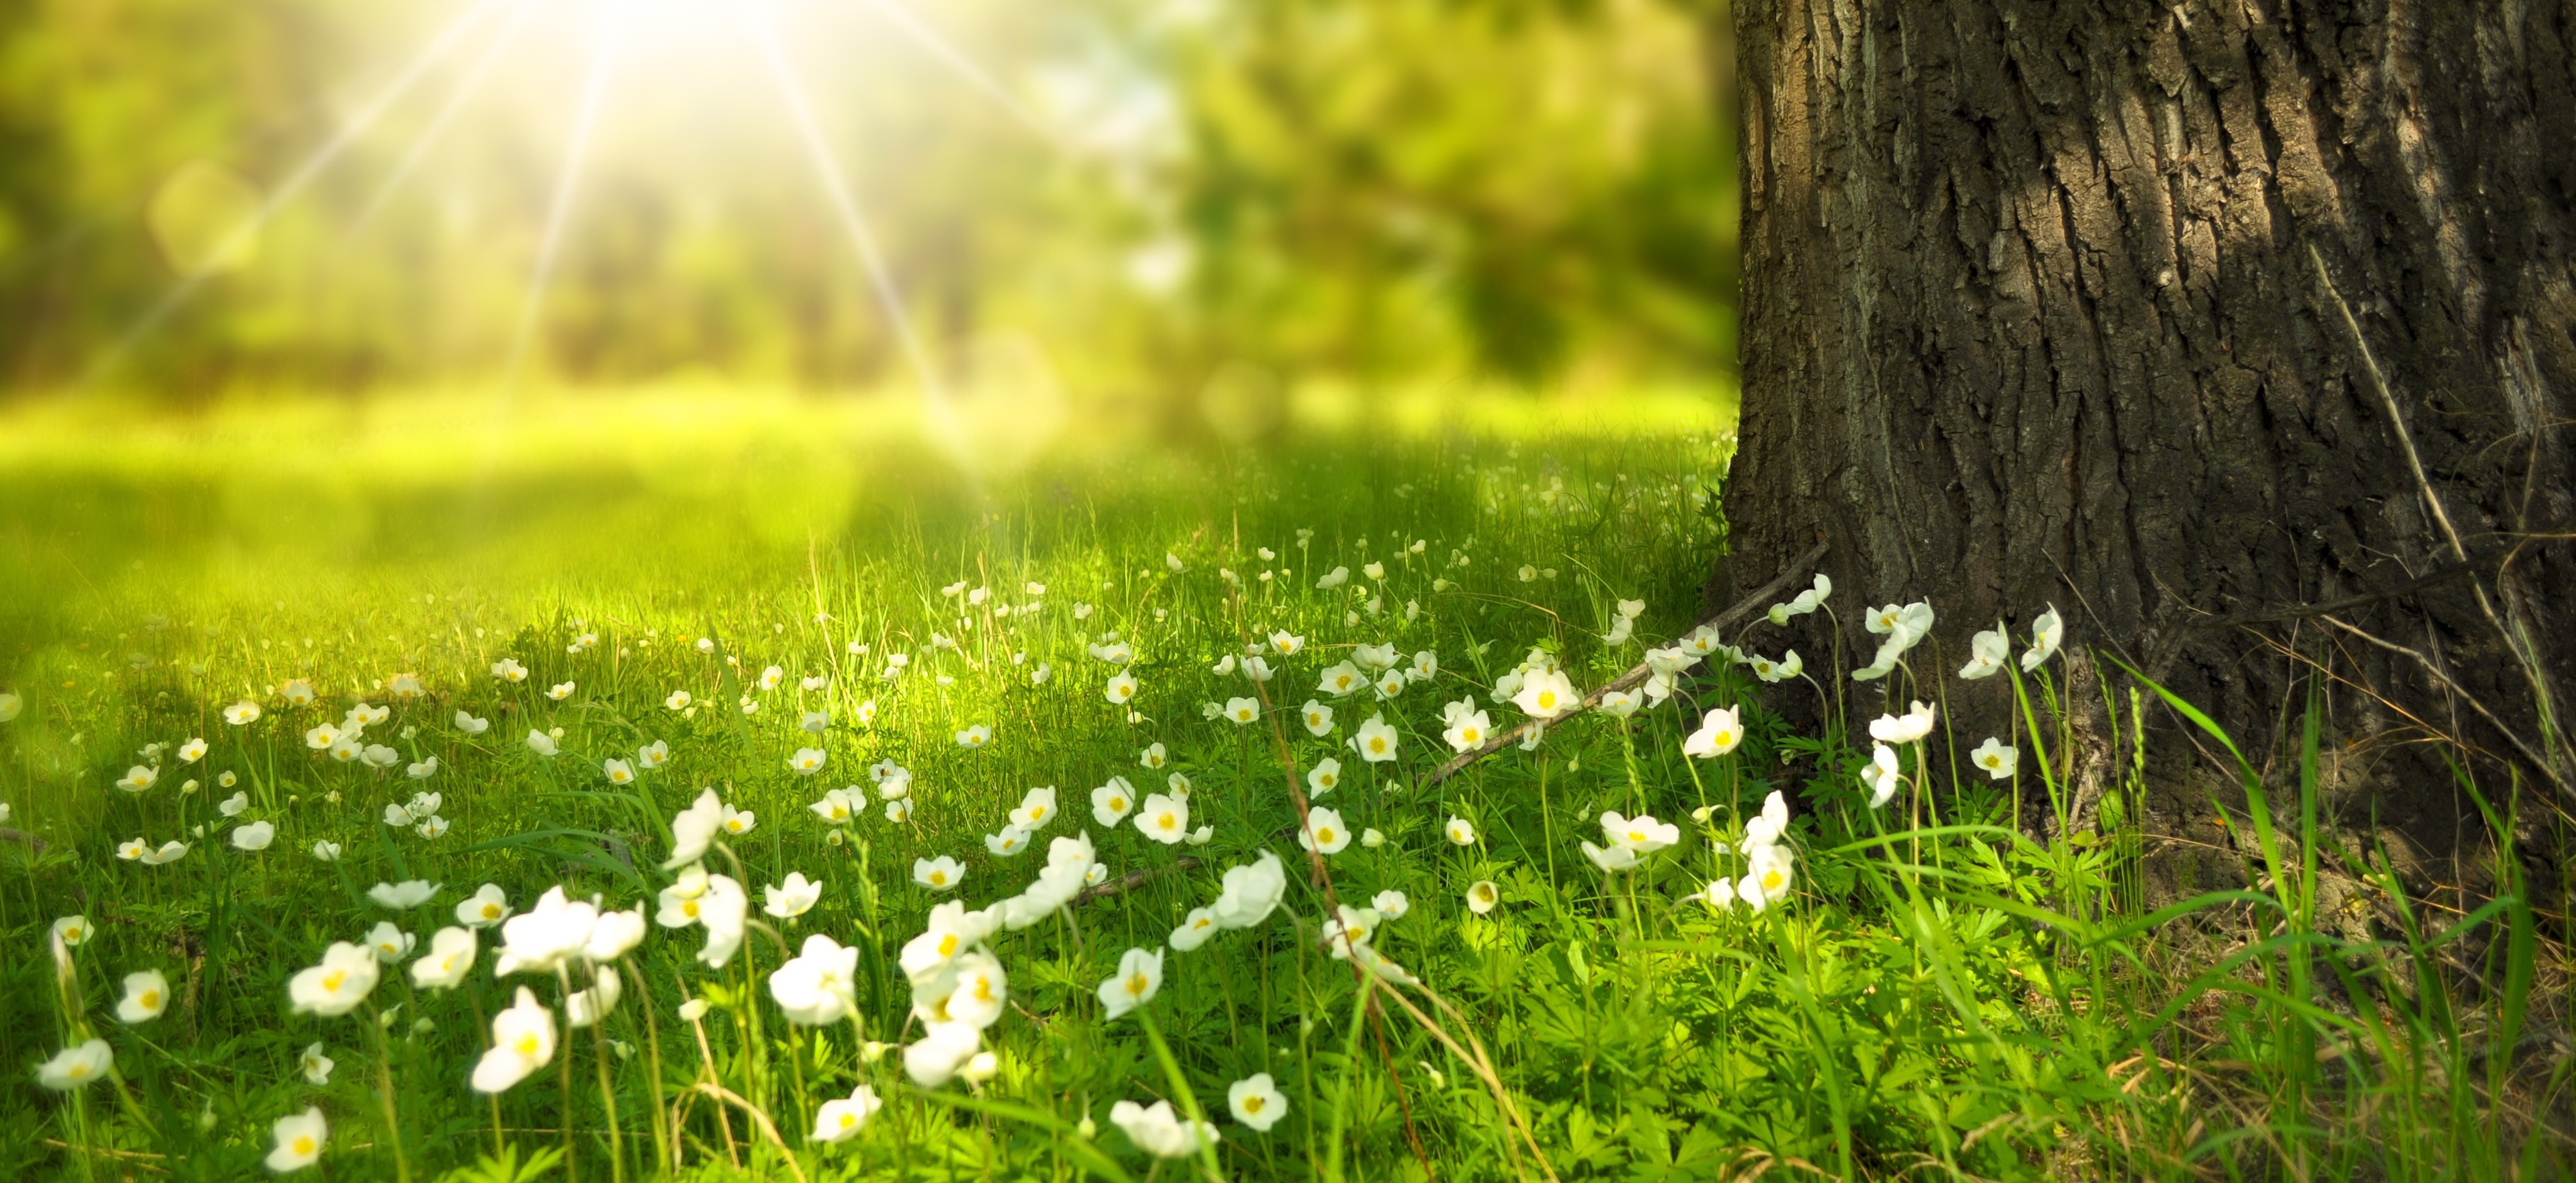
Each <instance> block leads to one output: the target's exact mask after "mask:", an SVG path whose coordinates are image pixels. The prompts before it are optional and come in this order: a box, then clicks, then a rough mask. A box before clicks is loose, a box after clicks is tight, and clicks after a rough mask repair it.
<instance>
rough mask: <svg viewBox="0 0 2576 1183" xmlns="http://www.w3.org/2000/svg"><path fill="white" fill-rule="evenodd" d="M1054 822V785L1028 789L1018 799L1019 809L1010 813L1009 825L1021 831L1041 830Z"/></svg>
mask: <svg viewBox="0 0 2576 1183" xmlns="http://www.w3.org/2000/svg"><path fill="white" fill-rule="evenodd" d="M1054 820H1055V786H1054V785H1046V786H1042V787H1040V788H1034V789H1030V790H1029V791H1028V792H1027V793H1026V794H1025V795H1023V796H1022V797H1021V798H1020V807H1019V808H1017V809H1014V810H1012V811H1011V824H1012V825H1015V826H1018V827H1020V828H1021V829H1023V830H1042V829H1045V828H1046V825H1047V823H1048V822H1052V821H1054Z"/></svg>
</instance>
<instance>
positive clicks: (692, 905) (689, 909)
mask: <svg viewBox="0 0 2576 1183" xmlns="http://www.w3.org/2000/svg"><path fill="white" fill-rule="evenodd" d="M680 914H681V915H683V916H686V917H688V918H689V919H691V920H695V919H697V918H698V901H696V900H688V901H685V902H683V903H681V905H680Z"/></svg>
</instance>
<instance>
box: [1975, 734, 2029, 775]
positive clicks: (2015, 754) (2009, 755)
mask: <svg viewBox="0 0 2576 1183" xmlns="http://www.w3.org/2000/svg"><path fill="white" fill-rule="evenodd" d="M1968 762H1969V763H1971V764H1974V765H1976V766H1977V767H1978V768H1981V769H1983V770H1985V774H1986V776H1987V777H1988V778H1989V779H1992V780H2006V779H2009V778H2010V777H2011V776H2012V774H2013V770H2014V769H2015V768H2017V767H2019V766H2020V765H2021V752H2020V751H2019V750H2017V749H2015V748H2014V747H2012V745H2010V744H2007V743H2005V742H2003V741H2002V740H1999V739H1996V738H1995V737H1993V736H1991V735H1989V736H1987V737H1986V742H1984V743H1981V744H1978V745H1977V747H1976V750H1975V751H1972V752H1969V753H1968Z"/></svg>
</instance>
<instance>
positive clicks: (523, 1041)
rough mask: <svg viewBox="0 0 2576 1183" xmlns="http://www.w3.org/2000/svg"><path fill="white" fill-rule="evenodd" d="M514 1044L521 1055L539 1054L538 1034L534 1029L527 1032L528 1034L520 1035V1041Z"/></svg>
mask: <svg viewBox="0 0 2576 1183" xmlns="http://www.w3.org/2000/svg"><path fill="white" fill-rule="evenodd" d="M512 1046H513V1047H514V1048H515V1049H516V1050H517V1051H518V1053H519V1054H520V1055H523V1056H533V1055H535V1054H537V1034H536V1032H534V1031H530V1032H527V1033H526V1034H523V1035H521V1036H519V1039H518V1042H517V1043H515V1044H513V1045H512Z"/></svg>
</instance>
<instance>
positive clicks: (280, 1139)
mask: <svg viewBox="0 0 2576 1183" xmlns="http://www.w3.org/2000/svg"><path fill="white" fill-rule="evenodd" d="M269 1133H270V1134H271V1135H272V1136H274V1137H275V1138H276V1139H277V1148H276V1149H274V1150H271V1151H269V1152H268V1158H267V1160H266V1161H267V1164H268V1169H269V1170H271V1171H274V1172H276V1173H278V1174H281V1175H283V1174H285V1173H287V1172H288V1171H300V1170H303V1169H304V1168H306V1167H309V1166H312V1165H313V1164H314V1163H315V1162H317V1161H319V1160H320V1159H321V1157H322V1144H323V1143H324V1142H325V1141H327V1140H329V1139H330V1137H331V1123H330V1122H328V1121H326V1120H324V1119H323V1117H322V1110H321V1107H320V1106H315V1105H307V1106H305V1107H304V1112H302V1113H298V1114H294V1115H291V1116H288V1117H281V1118H278V1119H277V1123H276V1124H275V1125H272V1126H270V1127H269Z"/></svg>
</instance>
